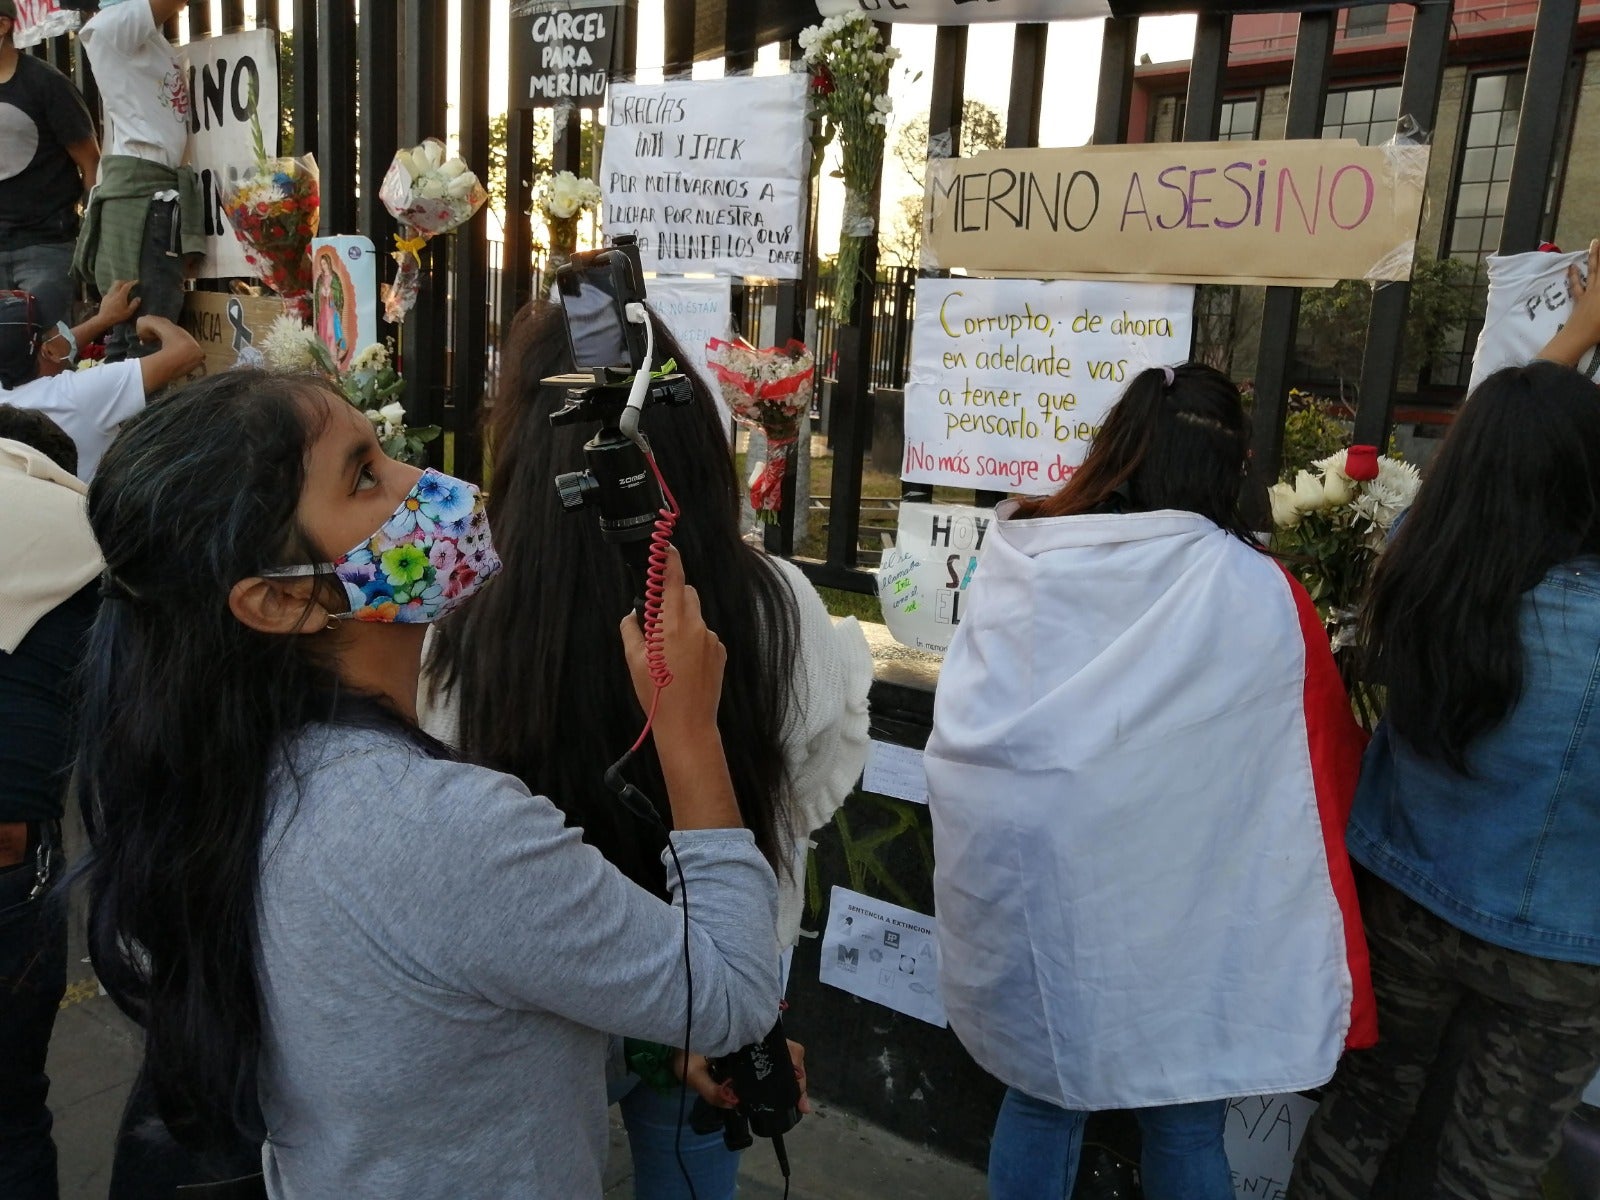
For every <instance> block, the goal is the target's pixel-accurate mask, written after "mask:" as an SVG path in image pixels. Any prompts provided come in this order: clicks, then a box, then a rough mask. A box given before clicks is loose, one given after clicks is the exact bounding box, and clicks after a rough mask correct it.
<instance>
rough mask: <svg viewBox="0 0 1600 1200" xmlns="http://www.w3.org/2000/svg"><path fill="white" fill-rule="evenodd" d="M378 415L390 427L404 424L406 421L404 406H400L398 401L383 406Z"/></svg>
mask: <svg viewBox="0 0 1600 1200" xmlns="http://www.w3.org/2000/svg"><path fill="white" fill-rule="evenodd" d="M378 415H379V416H381V417H382V418H383V419H384V420H385V421H387V422H388V423H389V424H391V425H401V424H404V423H405V419H406V409H405V405H403V404H401V403H400V402H399V401H398V400H396V401H394V402H393V403H391V404H385V405H384V406H383V407H382V408H380V409H379V410H378Z"/></svg>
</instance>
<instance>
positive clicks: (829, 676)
mask: <svg viewBox="0 0 1600 1200" xmlns="http://www.w3.org/2000/svg"><path fill="white" fill-rule="evenodd" d="M767 561H768V562H770V563H771V564H772V565H773V568H774V569H775V570H776V571H777V572H778V574H780V575H781V576H783V578H784V580H785V581H786V582H787V583H788V584H789V589H790V592H791V593H792V594H793V596H794V605H795V611H796V615H797V617H798V620H797V622H796V627H795V629H796V647H795V649H796V653H795V662H794V667H795V669H794V674H793V675H792V677H791V680H790V686H791V688H792V689H793V690H792V692H791V695H790V700H789V706H788V718H787V720H786V722H785V724H784V729H783V764H784V768H785V776H786V779H787V790H786V793H785V795H784V796H783V802H782V804H781V805H780V806H779V812H780V817H783V816H786V817H787V818H788V825H787V827H786V828H785V827H783V826H782V825H780V826H779V828H778V844H779V845H780V846H792V847H793V854H794V858H793V863H792V870H790V871H780V872H778V940H779V944H780V945H782V946H784V947H787V946H791V945H793V944H794V942H795V940H796V939H797V938H798V937H799V935H800V917H801V914H802V913H803V911H804V909H805V881H806V852H807V850H808V849H809V848H810V846H811V835H812V834H813V833H815V832H816V831H817V830H818V829H820V828H822V826H824V825H826V824H827V823H828V822H829V821H830V820H832V819H833V814H834V813H835V812H836V811H838V808H839V806H840V805H841V804H843V803H844V800H845V797H846V796H848V795H849V794H850V791H851V789H852V788H854V787H855V784H856V780H857V779H859V778H860V777H861V769H862V767H864V766H865V765H866V761H867V744H868V736H867V692H868V690H869V689H870V688H871V687H872V652H871V651H870V650H869V649H868V648H867V639H866V636H865V635H864V634H863V633H862V632H861V626H860V625H858V624H857V623H856V619H855V618H854V617H846V618H845V619H844V620H842V621H835V620H834V619H833V617H832V616H831V615H829V613H828V610H827V608H826V607H825V606H824V605H823V603H822V598H821V597H820V596H818V595H817V592H816V589H815V588H813V587H812V586H811V582H810V580H808V579H807V578H806V577H805V575H804V574H802V573H801V571H800V569H799V568H798V567H796V566H795V565H794V564H793V563H790V562H788V561H786V560H785V559H781V558H769V559H768V560H767ZM423 661H424V662H426V661H427V653H426V650H425V651H424V654H423ZM431 691H432V689H431V688H430V687H429V686H428V681H427V679H426V677H424V679H423V683H422V687H421V689H420V694H419V696H418V702H417V712H418V716H419V719H420V720H421V723H422V727H423V729H424V730H426V731H427V732H428V733H429V734H431V735H432V736H434V737H436V738H438V739H439V740H440V741H441V742H444V743H445V744H446V745H450V746H454V745H456V744H457V735H458V719H457V713H456V701H455V697H454V696H453V695H451V694H449V693H445V694H442V695H440V696H438V697H436V698H432V699H430V692H431Z"/></svg>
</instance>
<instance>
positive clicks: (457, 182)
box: [444, 171, 478, 198]
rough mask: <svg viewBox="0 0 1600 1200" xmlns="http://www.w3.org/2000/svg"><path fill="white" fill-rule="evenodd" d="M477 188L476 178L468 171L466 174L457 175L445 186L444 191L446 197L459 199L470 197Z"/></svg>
mask: <svg viewBox="0 0 1600 1200" xmlns="http://www.w3.org/2000/svg"><path fill="white" fill-rule="evenodd" d="M477 186H478V177H477V176H476V175H474V174H473V173H472V172H471V171H468V172H467V173H466V174H464V175H457V176H456V177H455V178H454V179H452V180H450V182H449V183H448V184H446V185H445V189H444V190H445V193H446V194H447V195H450V196H454V197H457V198H461V197H465V196H470V195H472V191H473V189H474V188H476V187H477Z"/></svg>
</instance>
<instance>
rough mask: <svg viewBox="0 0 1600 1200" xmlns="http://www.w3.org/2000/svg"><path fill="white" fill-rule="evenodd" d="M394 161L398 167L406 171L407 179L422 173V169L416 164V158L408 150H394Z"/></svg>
mask: <svg viewBox="0 0 1600 1200" xmlns="http://www.w3.org/2000/svg"><path fill="white" fill-rule="evenodd" d="M394 161H395V162H396V163H398V164H399V166H400V169H401V170H403V171H404V172H405V173H406V177H407V178H408V179H415V178H416V177H417V176H418V175H420V174H422V169H421V168H420V167H419V166H417V160H416V159H415V158H414V157H413V156H412V154H411V151H409V150H396V151H395V155H394Z"/></svg>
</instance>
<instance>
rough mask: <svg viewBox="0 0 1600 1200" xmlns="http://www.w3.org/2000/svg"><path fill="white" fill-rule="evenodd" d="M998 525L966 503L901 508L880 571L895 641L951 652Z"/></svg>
mask: <svg viewBox="0 0 1600 1200" xmlns="http://www.w3.org/2000/svg"><path fill="white" fill-rule="evenodd" d="M993 520H994V512H993V511H992V510H991V509H987V508H973V507H971V506H969V505H963V504H902V505H901V506H900V526H899V531H898V533H897V534H896V536H895V541H894V546H893V547H892V548H891V549H889V550H886V551H884V555H883V562H882V563H881V564H880V565H879V567H878V600H879V602H880V603H881V604H882V605H883V620H884V623H885V624H886V625H888V626H889V632H890V633H892V634H893V635H894V640H895V641H897V642H899V643H900V644H901V645H902V646H914V647H915V648H916V649H918V650H931V651H933V652H934V653H936V654H943V653H944V652H945V651H946V650H948V649H949V648H950V639H951V638H952V637H954V636H955V632H956V626H957V625H959V624H961V613H962V605H963V604H965V603H966V598H967V587H968V585H969V584H971V583H972V577H973V575H974V574H976V573H977V570H978V557H979V555H980V554H982V553H983V539H984V536H985V535H986V534H987V533H988V532H989V524H990V522H991V521H993ZM918 757H919V758H920V755H919V756H918ZM867 790H869V791H871V790H873V789H872V787H871V786H870V781H869V784H868V789H867ZM885 794H886V795H899V794H900V793H898V792H895V793H885ZM905 798H906V799H910V798H911V797H905ZM921 800H922V803H924V804H926V803H927V788H926V786H924V788H923V794H922V796H921Z"/></svg>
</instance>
